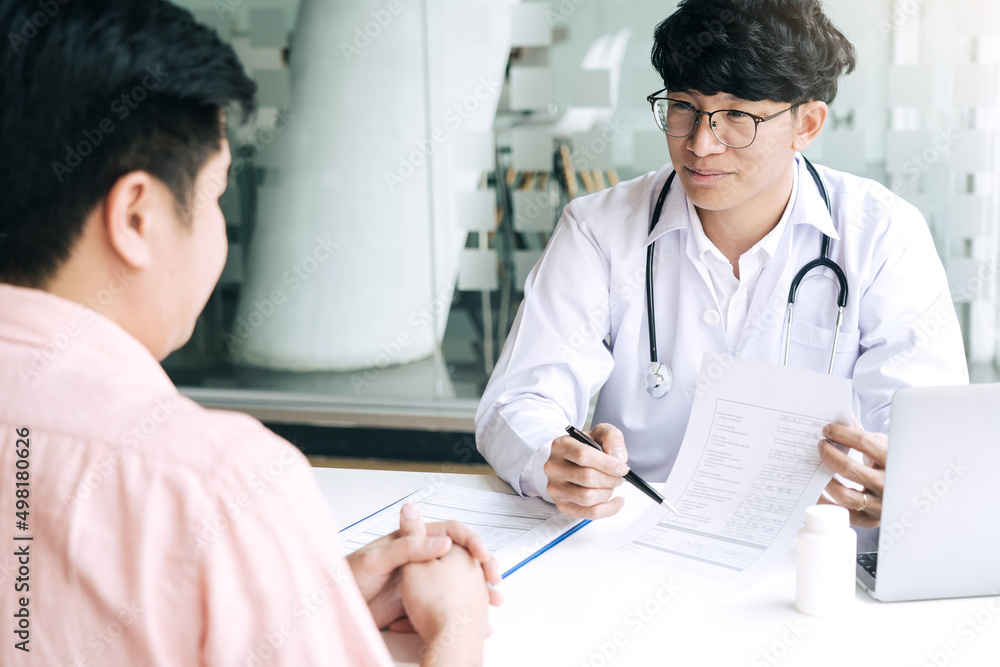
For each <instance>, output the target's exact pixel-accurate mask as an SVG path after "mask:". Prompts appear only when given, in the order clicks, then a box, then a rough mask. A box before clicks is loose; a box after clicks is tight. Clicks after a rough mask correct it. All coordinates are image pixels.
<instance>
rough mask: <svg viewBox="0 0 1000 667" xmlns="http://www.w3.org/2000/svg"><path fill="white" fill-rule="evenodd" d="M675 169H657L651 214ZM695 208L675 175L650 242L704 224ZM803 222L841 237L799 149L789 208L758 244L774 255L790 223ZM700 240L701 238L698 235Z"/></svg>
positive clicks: (706, 239)
mask: <svg viewBox="0 0 1000 667" xmlns="http://www.w3.org/2000/svg"><path fill="white" fill-rule="evenodd" d="M817 170H818V169H817ZM672 172H673V168H672V167H671V166H670V165H667V166H666V167H664V168H663V169H661V170H660V172H659V173H657V175H656V178H655V179H654V182H656V183H657V184H658V187H656V188H653V190H652V191H651V193H650V196H651V201H650V207H649V211H650V213H649V215H650V218H652V215H653V210H654V208H655V206H656V199H657V197H659V196H660V191H661V190H662V188H663V184H665V183H666V180H667V177H668V176H669V175H670V174H671V173H672ZM803 178H804V179H806V180H805V181H804V182H805V183H806V184H807V186H806V187H802V188H800V187H799V186H798V184H799V182H800V181H801V180H802V179H803ZM831 199H832V195H831ZM692 208H693V207H692V206H691V204H690V202H689V201H688V198H687V195H686V194H685V193H684V188H683V187H681V186H680V185H679V184H678V183H677V179H676V178H675V179H674V182H673V183H672V184H671V186H670V192H669V193H667V198H666V201H664V202H663V210H662V212H661V215H660V220H659V222H657V223H656V226H655V227H654V228H653V231H652V232H651V233H650V234H649V236H647V237H646V245H649V244H650V243H653V242H654V241H656V240H657V239H658V238H660V237H661V236H663V235H664V234H667V233H669V232H672V231H675V230H678V229H685V228H693V227H694V225H695V224H698V225H699V226H700V224H701V223H700V221H699V222H697V223H696V222H695V221H694V220H693V218H692V211H691V209H692ZM803 223H805V224H810V225H812V226H813V227H815V228H816V229H818V230H819V231H820V232H822V233H823V234H826V235H827V236H829V237H830V238H832V239H834V240H838V241H839V240H840V235H839V234H838V233H837V229H836V227H834V225H833V219H832V218H831V217H830V212H829V211H827V210H826V204H824V203H823V197H822V195H821V194H820V192H819V188H818V187H815V183H814V182H813V178H812V175H811V174H810V173H809V171H808V169H807V168H806V165H805V158H803V157H802V156H801V155H800V154H799V153H796V154H795V169H794V171H793V175H792V194H791V196H790V197H789V199H788V205H787V206H786V207H785V211H784V213H783V214H782V216H781V219H780V220H779V221H778V224H777V225H776V226H775V228H774V229H773V230H771V232H769V233H768V234H767V236H765V237H764V238H763V239H761V240H760V241H759V242H758V244H757V245H756V246H754V247H755V248H756V247H761V249H763V250H766V251H767V253H768V255H769V256H771V257H773V256H774V253H775V251H776V250H777V247H778V243H779V242H780V240H781V235H782V233H783V231H784V228H785V227H786V226H787V225H788V224H792V225H799V224H803ZM695 235H696V237H697V232H695ZM701 235H702V236H704V235H705V232H704V230H701ZM696 240H698V239H697V238H696ZM705 241H708V237H705ZM709 243H711V242H709ZM698 250H699V254H700V253H702V252H703V251H704V250H705V248H703V247H702V245H701V244H700V243H699V245H698Z"/></svg>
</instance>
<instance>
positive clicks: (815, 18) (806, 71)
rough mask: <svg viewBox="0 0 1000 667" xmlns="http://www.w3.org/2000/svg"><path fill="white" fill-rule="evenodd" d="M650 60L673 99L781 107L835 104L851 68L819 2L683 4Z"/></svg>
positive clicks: (695, 0) (850, 51) (660, 29)
mask: <svg viewBox="0 0 1000 667" xmlns="http://www.w3.org/2000/svg"><path fill="white" fill-rule="evenodd" d="M651 59H652V63H653V67H654V69H656V71H657V72H659V74H660V77H661V78H662V79H663V85H664V86H665V87H666V88H667V89H668V90H671V91H689V92H698V93H701V94H703V95H715V94H716V93H720V92H721V93H728V94H731V95H735V96H736V97H738V98H740V99H744V100H751V101H759V100H773V101H775V102H786V103H794V102H805V101H811V100H822V101H823V102H826V103H827V104H829V103H831V102H833V99H834V98H835V97H836V96H837V80H838V79H839V78H840V76H841V75H842V74H850V73H851V72H852V71H853V70H854V66H855V64H856V54H855V50H854V46H853V45H852V44H851V43H850V42H849V41H848V40H847V38H846V37H844V35H843V33H841V32H840V31H839V30H838V29H837V28H836V27H835V26H834V25H833V23H831V21H830V19H829V18H828V17H827V16H826V14H824V13H823V7H822V5H821V3H820V2H819V0H682V2H681V3H680V5H679V6H678V8H677V11H676V12H674V13H673V14H671V15H670V16H669V17H667V19H666V20H664V21H663V22H662V23H660V24H659V25H658V26H656V30H655V32H654V34H653V51H652V57H651Z"/></svg>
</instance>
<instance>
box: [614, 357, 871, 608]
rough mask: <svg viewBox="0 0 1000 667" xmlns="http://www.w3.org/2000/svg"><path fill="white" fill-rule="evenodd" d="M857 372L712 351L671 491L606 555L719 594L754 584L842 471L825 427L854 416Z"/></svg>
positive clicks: (667, 489) (665, 489)
mask: <svg viewBox="0 0 1000 667" xmlns="http://www.w3.org/2000/svg"><path fill="white" fill-rule="evenodd" d="M852 405H853V395H852V391H851V382H850V380H847V379H844V378H835V377H831V376H829V375H822V374H820V373H815V372H812V371H806V370H802V369H796V368H785V367H780V366H774V365H772V364H767V363H763V362H759V361H752V360H747V359H736V358H733V357H728V356H722V355H716V354H708V353H706V354H705V356H704V358H703V360H702V366H701V374H700V377H699V380H698V391H697V392H696V393H695V399H694V405H693V407H692V409H691V417H690V420H689V421H688V426H687V430H686V431H685V433H684V440H683V442H682V444H681V449H680V452H679V453H678V455H677V460H676V462H675V463H674V467H673V469H672V470H671V472H670V476H669V477H668V479H667V481H666V483H665V484H664V486H663V491H662V493H663V496H664V497H665V498H666V499H667V500H670V501H672V502H673V503H674V505H676V506H677V509H678V510H679V511H680V514H679V515H675V514H673V513H672V512H670V513H667V512H665V510H663V509H662V508H661V507H654V508H653V509H651V510H649V511H648V512H646V513H645V514H643V515H642V516H641V517H640V518H639V519H638V520H637V521H636V522H635V523H633V524H632V525H631V526H630V527H629V528H627V529H626V530H624V531H622V533H620V534H619V535H617V536H616V538H615V539H614V540H613V542H612V544H610V545H609V547H608V549H607V550H606V551H604V552H603V553H601V554H599V555H597V556H596V557H597V559H598V560H602V561H609V562H616V563H618V565H619V566H620V565H621V561H622V560H623V559H624V560H625V561H626V562H628V563H631V564H632V565H635V566H637V568H638V569H640V570H649V569H650V568H651V567H655V568H656V570H658V571H660V573H661V574H662V569H663V567H664V566H665V567H666V568H670V569H676V570H681V571H683V572H684V573H685V575H684V578H685V579H686V580H687V581H688V582H689V583H692V584H694V586H695V587H696V588H701V589H704V590H706V591H709V592H716V593H731V592H734V591H736V590H738V589H740V588H743V587H744V586H745V585H747V584H749V583H751V582H752V581H753V580H754V579H755V578H756V577H757V576H758V575H759V573H761V572H762V571H763V570H764V569H765V568H766V567H767V566H768V565H769V564H770V563H771V562H772V561H773V560H774V559H775V558H777V557H779V556H781V555H782V554H783V553H784V552H785V551H786V550H787V549H788V547H789V546H790V544H791V542H792V540H793V539H794V537H795V534H796V532H797V531H798V529H799V528H800V526H801V525H802V520H803V517H804V516H805V510H806V508H807V507H809V506H810V505H813V504H815V503H816V501H817V499H818V498H819V497H820V494H821V493H822V491H823V488H824V487H825V486H826V484H827V482H829V481H830V478H831V477H832V476H833V471H832V470H831V469H830V468H829V467H828V466H827V465H826V464H824V463H823V462H822V459H820V456H819V451H818V447H817V446H818V444H819V441H820V440H821V439H822V437H823V436H822V433H821V430H822V428H823V426H824V425H826V424H828V423H830V422H839V423H842V424H851V423H852Z"/></svg>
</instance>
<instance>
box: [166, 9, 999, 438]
mask: <svg viewBox="0 0 1000 667" xmlns="http://www.w3.org/2000/svg"><path fill="white" fill-rule="evenodd" d="M180 4H183V5H185V6H187V7H189V8H191V9H192V10H193V11H195V12H196V15H197V16H198V18H199V20H201V21H203V22H205V23H207V24H209V25H212V26H213V27H215V28H216V29H217V30H218V31H219V32H220V34H221V35H222V36H223V38H224V39H227V40H229V41H230V42H231V43H232V44H233V46H234V47H235V49H236V51H237V52H238V54H239V55H240V57H241V58H242V60H243V62H244V63H245V65H246V67H247V69H248V71H249V72H250V73H251V74H252V75H253V77H254V79H255V80H256V81H257V83H258V85H259V93H260V95H259V99H260V105H261V110H260V112H259V113H258V115H257V118H256V119H255V120H254V122H253V123H252V124H251V125H249V126H247V127H242V128H233V129H232V130H231V132H230V142H231V145H232V148H233V170H232V176H231V179H230V185H229V189H228V190H227V192H226V194H225V195H224V197H223V200H222V203H223V209H224V212H225V214H226V218H227V222H228V227H229V238H230V251H229V259H228V262H227V264H226V268H225V271H224V273H223V276H222V279H221V281H220V283H219V285H218V287H217V288H216V290H215V292H214V293H213V295H212V297H211V299H210V301H209V303H208V305H207V307H206V309H205V311H204V313H203V314H202V316H201V318H200V320H199V322H198V325H197V328H196V330H195V334H194V336H193V337H192V339H191V341H190V343H188V345H186V346H185V347H184V348H182V349H181V350H179V351H177V352H176V353H175V354H173V355H171V356H170V357H169V358H168V359H167V360H165V362H164V366H165V368H166V369H167V371H168V372H169V374H170V375H171V377H172V378H173V379H174V380H175V382H177V383H178V385H180V386H182V387H183V388H184V390H185V391H186V392H187V393H188V394H189V395H191V396H193V397H195V398H196V399H198V400H200V401H202V402H203V403H205V404H207V405H213V406H226V407H236V408H239V409H245V410H247V411H250V412H251V413H253V414H255V415H257V416H259V417H261V418H264V419H267V420H270V421H272V422H275V421H278V422H280V421H288V422H296V423H310V424H352V425H359V424H361V425H385V424H388V425H403V424H406V425H411V426H418V427H422V428H429V429H449V430H456V431H462V430H469V429H470V428H471V426H472V416H473V414H474V411H475V407H476V404H477V402H478V397H479V395H480V393H481V392H482V389H483V387H484V386H485V383H486V381H487V379H488V378H489V373H490V371H491V370H492V367H493V364H494V362H495V360H496V358H497V356H498V355H499V353H500V350H501V348H502V346H503V343H504V340H505V338H506V334H507V331H508V330H509V328H510V325H511V322H512V320H513V318H514V315H515V313H516V311H517V307H518V304H519V301H520V298H521V296H522V294H521V287H522V285H523V283H524V279H525V276H526V275H527V273H528V271H530V269H531V267H532V266H533V264H534V263H535V261H536V260H537V258H538V257H539V255H540V253H541V251H542V249H543V248H544V246H545V243H546V242H547V240H548V235H549V233H550V232H551V231H552V229H553V227H554V225H555V222H556V220H557V219H558V216H559V214H560V212H561V210H562V207H563V206H564V205H565V204H566V202H568V201H569V200H571V199H572V198H574V197H579V196H582V195H585V194H587V193H589V192H594V191H597V190H600V189H603V188H605V187H609V186H610V185H613V184H614V183H616V182H618V181H620V180H624V179H628V178H632V177H634V176H637V175H639V174H642V173H645V172H646V171H649V170H653V169H658V168H659V167H660V166H662V165H663V164H664V163H665V162H666V161H667V160H668V155H667V150H666V144H665V141H664V138H663V135H662V133H661V132H660V131H659V130H658V129H657V128H656V126H655V124H654V123H653V118H652V116H651V114H650V110H649V105H648V104H647V102H646V99H645V98H646V95H648V94H649V93H652V92H654V91H655V90H658V89H659V88H661V87H662V86H661V84H660V81H659V80H658V77H657V75H656V74H655V72H654V71H653V69H652V67H651V66H650V64H649V52H650V48H651V45H652V32H653V28H654V26H655V25H656V24H657V23H658V22H659V21H660V20H662V19H663V18H665V17H666V16H667V15H668V14H669V13H670V12H672V11H673V9H674V8H675V6H676V3H672V2H666V3H664V2H652V1H650V0H641V1H640V0H560V1H556V0H553V1H552V2H537V3H536V2H524V3H521V2H509V1H505V0H354V1H352V2H329V1H328V0H301V1H299V0H284V1H279V0H274V1H273V2H265V1H264V0H259V1H257V2H244V1H243V0H213V1H211V2H210V1H209V0H203V1H201V2H196V1H195V0H188V1H186V2H182V3H180ZM827 11H828V12H829V14H830V15H831V17H832V18H833V20H834V22H835V23H836V24H837V25H838V26H839V27H840V28H841V29H842V30H843V31H844V32H845V33H846V34H847V36H848V37H849V38H850V39H851V40H852V41H853V43H854V44H855V46H856V48H857V50H858V56H859V66H858V69H857V71H855V73H854V74H852V75H850V76H849V77H848V78H847V79H845V80H844V81H843V83H842V87H841V91H840V93H839V95H838V97H837V100H836V101H835V103H834V104H833V106H832V108H831V115H830V118H829V121H828V124H827V127H826V128H825V129H824V131H823V133H822V135H821V136H820V139H819V141H817V142H816V144H815V145H814V146H813V147H811V148H810V149H809V151H808V152H807V155H808V156H809V157H810V158H811V159H813V160H814V161H816V162H819V163H823V164H826V165H828V166H830V167H833V168H836V169H841V170H844V171H849V172H852V173H856V174H860V175H864V176H867V177H870V178H873V179H876V180H878V181H880V182H882V183H884V184H886V185H887V186H889V187H890V188H891V189H892V190H894V191H895V192H896V193H897V194H899V195H901V196H902V197H904V198H906V199H907V200H909V201H910V202H912V203H913V204H915V205H916V206H918V207H919V208H920V210H921V211H922V212H923V213H924V215H925V217H926V218H927V220H928V222H929V224H930V226H931V229H932V231H933V234H934V237H935V240H936V242H937V244H938V248H939V252H940V254H941V256H942V258H943V260H944V263H945V266H946V268H947V270H948V274H949V279H950V281H951V284H952V288H953V295H954V297H955V300H956V302H957V304H958V308H959V314H960V317H961V319H962V322H963V328H964V331H965V336H966V344H967V349H968V351H969V356H970V361H971V362H972V366H973V371H974V378H978V379H984V380H985V379H994V377H995V371H994V370H993V369H994V368H995V360H996V357H997V354H998V344H1000V337H998V335H997V315H998V313H997V310H998V306H997V295H996V293H997V289H996V288H997V282H998V280H997V238H998V234H997V231H998V227H997V216H998V206H997V196H998V191H1000V188H998V185H1000V181H998V179H1000V176H998V174H1000V169H998V167H1000V144H998V141H997V137H998V136H1000V135H998V131H1000V128H998V126H997V125H998V117H1000V114H998V107H1000V97H998V87H1000V15H998V13H1000V9H998V5H997V3H996V2H993V1H991V0H959V1H954V0H951V1H949V0H899V1H893V0H837V1H836V2H828V3H827ZM692 48H694V49H697V36H692Z"/></svg>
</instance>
